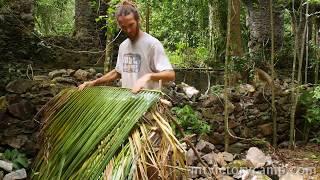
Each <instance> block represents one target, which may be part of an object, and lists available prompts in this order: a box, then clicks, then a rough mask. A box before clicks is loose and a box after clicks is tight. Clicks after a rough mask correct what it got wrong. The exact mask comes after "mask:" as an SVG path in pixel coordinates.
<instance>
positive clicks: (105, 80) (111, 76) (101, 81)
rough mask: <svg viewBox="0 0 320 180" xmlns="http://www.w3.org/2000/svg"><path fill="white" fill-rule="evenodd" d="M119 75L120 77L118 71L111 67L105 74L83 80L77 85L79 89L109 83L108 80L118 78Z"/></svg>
mask: <svg viewBox="0 0 320 180" xmlns="http://www.w3.org/2000/svg"><path fill="white" fill-rule="evenodd" d="M120 77H121V74H120V73H118V72H117V71H116V70H115V69H113V70H112V71H110V72H108V73H107V74H105V75H104V76H102V77H100V78H98V79H96V80H93V81H87V82H84V83H83V84H81V85H80V86H79V90H82V89H83V88H85V87H90V86H96V85H100V84H104V83H109V82H112V81H114V80H116V79H119V78H120Z"/></svg>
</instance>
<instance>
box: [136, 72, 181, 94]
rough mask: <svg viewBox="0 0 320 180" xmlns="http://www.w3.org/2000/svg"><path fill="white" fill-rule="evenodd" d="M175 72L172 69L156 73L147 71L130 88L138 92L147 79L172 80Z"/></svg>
mask: <svg viewBox="0 0 320 180" xmlns="http://www.w3.org/2000/svg"><path fill="white" fill-rule="evenodd" d="M175 77H176V74H175V72H174V71H173V70H166V71H162V72H158V73H148V74H146V75H144V76H142V77H141V78H140V79H138V81H137V82H136V83H135V85H134V87H133V88H132V92H133V93H137V92H139V91H140V90H141V89H142V88H143V86H144V85H145V84H146V83H147V82H148V81H159V80H162V81H173V80H174V79H175Z"/></svg>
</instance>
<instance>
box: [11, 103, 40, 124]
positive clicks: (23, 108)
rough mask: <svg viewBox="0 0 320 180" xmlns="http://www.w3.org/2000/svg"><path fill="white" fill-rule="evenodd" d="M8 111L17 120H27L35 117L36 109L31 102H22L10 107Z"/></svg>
mask: <svg viewBox="0 0 320 180" xmlns="http://www.w3.org/2000/svg"><path fill="white" fill-rule="evenodd" d="M8 111H9V113H10V114H11V115H12V116H14V117H16V118H19V119H22V120H27V119H30V118H31V117H32V116H33V115H34V112H35V109H34V106H33V105H32V104H31V103H30V102H28V101H26V100H22V101H21V102H19V103H15V104H11V105H9V106H8Z"/></svg>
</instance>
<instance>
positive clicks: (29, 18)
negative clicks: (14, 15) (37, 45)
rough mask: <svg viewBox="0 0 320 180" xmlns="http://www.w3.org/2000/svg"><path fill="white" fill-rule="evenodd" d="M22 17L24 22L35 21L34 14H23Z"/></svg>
mask: <svg viewBox="0 0 320 180" xmlns="http://www.w3.org/2000/svg"><path fill="white" fill-rule="evenodd" d="M20 17H21V19H22V20H24V21H26V22H32V21H33V19H34V18H33V15H32V13H28V14H27V13H21V14H20Z"/></svg>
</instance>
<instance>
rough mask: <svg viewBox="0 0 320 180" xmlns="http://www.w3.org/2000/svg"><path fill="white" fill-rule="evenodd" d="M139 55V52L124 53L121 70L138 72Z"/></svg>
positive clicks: (139, 64)
mask: <svg viewBox="0 0 320 180" xmlns="http://www.w3.org/2000/svg"><path fill="white" fill-rule="evenodd" d="M140 66H141V56H140V54H133V53H128V54H124V61H123V71H124V72H127V73H138V72H140Z"/></svg>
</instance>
